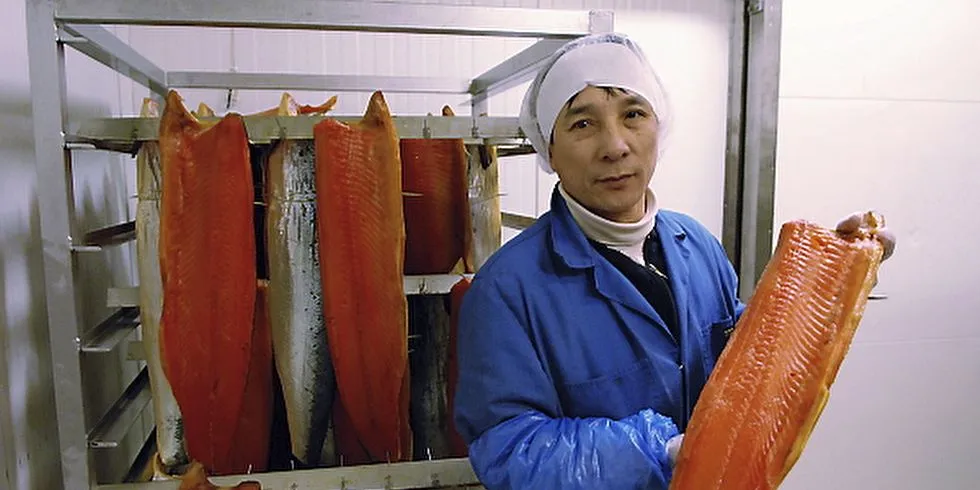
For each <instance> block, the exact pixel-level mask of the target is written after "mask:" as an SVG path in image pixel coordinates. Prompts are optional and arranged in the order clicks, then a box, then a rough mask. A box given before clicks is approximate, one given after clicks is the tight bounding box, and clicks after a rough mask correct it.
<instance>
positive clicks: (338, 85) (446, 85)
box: [167, 71, 470, 94]
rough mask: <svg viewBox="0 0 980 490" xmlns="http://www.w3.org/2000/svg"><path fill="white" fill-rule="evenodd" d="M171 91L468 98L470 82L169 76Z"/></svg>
mask: <svg viewBox="0 0 980 490" xmlns="http://www.w3.org/2000/svg"><path fill="white" fill-rule="evenodd" d="M167 85H169V86H170V87H171V88H217V89H252V90H317V91H332V92H373V91H375V90H381V91H383V92H385V93H415V94H465V93H466V92H467V90H468V88H469V85H470V82H469V80H467V79H464V78H437V77H400V76H388V77H386V76H358V75H313V74H309V75H308V74H298V73H237V72H235V73H232V72H209V71H171V72H167Z"/></svg>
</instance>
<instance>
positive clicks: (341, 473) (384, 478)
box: [98, 458, 482, 490]
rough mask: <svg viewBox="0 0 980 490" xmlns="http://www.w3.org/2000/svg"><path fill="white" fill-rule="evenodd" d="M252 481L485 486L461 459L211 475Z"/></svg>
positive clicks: (336, 486) (324, 488) (223, 480)
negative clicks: (481, 484)
mask: <svg viewBox="0 0 980 490" xmlns="http://www.w3.org/2000/svg"><path fill="white" fill-rule="evenodd" d="M250 480H251V481H257V482H259V483H261V485H262V488H269V489H273V488H275V489H279V488H282V489H289V490H344V489H355V488H358V489H360V488H377V489H382V488H383V489H386V490H388V489H390V490H408V489H422V488H482V487H481V486H480V482H479V480H478V479H477V477H476V474H474V473H473V469H472V467H470V464H469V462H468V461H467V460H466V459H461V458H454V459H440V460H432V461H412V462H406V463H391V464H385V463H379V464H373V465H365V466H351V467H340V468H325V469H315V470H295V471H281V472H268V473H253V474H251V475H234V476H222V477H214V478H211V481H212V482H213V483H215V484H216V485H225V486H234V485H236V484H238V483H240V482H243V481H250ZM179 487H180V482H179V481H155V482H147V483H126V484H116V485H100V486H99V487H98V489H99V490H177V489H178V488H179Z"/></svg>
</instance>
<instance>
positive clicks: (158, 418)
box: [135, 101, 189, 471]
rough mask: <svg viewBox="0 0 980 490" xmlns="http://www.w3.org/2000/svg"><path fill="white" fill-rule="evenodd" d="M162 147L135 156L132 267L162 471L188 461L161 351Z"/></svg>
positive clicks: (147, 104) (147, 106) (150, 110)
mask: <svg viewBox="0 0 980 490" xmlns="http://www.w3.org/2000/svg"><path fill="white" fill-rule="evenodd" d="M159 109H160V105H159V104H157V103H156V102H153V101H144V102H143V107H142V108H141V111H140V114H141V115H143V116H156V115H158V114H159ZM162 170H163V169H162V168H161V167H160V151H159V146H158V145H157V144H156V142H146V143H144V144H143V145H142V147H141V148H140V151H139V154H137V156H136V196H137V202H136V226H135V231H136V269H137V270H136V272H137V274H138V277H139V284H140V285H141V287H140V288H139V290H138V292H137V295H136V298H135V300H136V301H137V302H138V303H139V308H140V312H141V315H142V317H143V331H142V333H143V343H141V344H140V345H141V346H145V348H144V349H143V352H142V354H143V359H144V360H146V367H147V370H148V372H149V376H150V391H151V392H152V393H153V422H154V425H155V426H156V446H157V450H158V452H159V455H160V462H161V463H162V465H163V467H164V469H165V471H167V470H170V469H171V468H177V467H180V466H182V465H184V464H186V463H187V462H188V459H189V458H188V455H187V448H186V446H185V443H184V419H183V416H182V415H181V412H180V406H179V405H178V404H177V399H176V398H175V397H174V393H173V390H172V389H171V387H170V382H169V381H167V376H166V373H164V370H163V359H162V354H161V351H160V316H161V315H162V313H163V283H162V279H161V276H160V247H159V245H160V190H161V188H162V185H163V171H162Z"/></svg>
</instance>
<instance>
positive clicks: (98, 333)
mask: <svg viewBox="0 0 980 490" xmlns="http://www.w3.org/2000/svg"><path fill="white" fill-rule="evenodd" d="M139 316H140V312H139V310H138V309H136V308H122V309H120V310H119V311H117V312H115V313H113V314H112V315H111V316H109V318H106V319H105V320H104V321H103V322H102V323H100V324H99V325H97V326H96V327H95V328H93V329H91V330H90V331H88V332H86V333H85V337H83V339H82V346H81V350H82V352H86V353H102V354H104V353H107V352H112V351H114V350H116V347H118V346H119V344H120V343H122V341H124V340H126V339H127V338H128V337H129V336H130V335H132V333H133V331H134V330H136V327H138V326H139V325H140V319H139Z"/></svg>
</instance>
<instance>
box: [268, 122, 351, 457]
mask: <svg viewBox="0 0 980 490" xmlns="http://www.w3.org/2000/svg"><path fill="white" fill-rule="evenodd" d="M266 168H267V170H266V172H267V176H268V177H267V179H266V189H268V191H267V196H268V197H267V203H266V206H267V207H266V210H267V212H266V243H268V265H269V281H270V283H271V284H272V285H273V286H272V287H270V288H269V313H270V315H269V316H270V326H271V329H272V346H273V349H274V352H275V356H274V357H275V365H276V370H277V371H278V373H279V379H280V380H281V386H282V395H283V400H284V405H285V409H286V419H287V421H288V427H289V434H290V443H291V446H292V453H293V456H294V457H296V458H297V459H299V461H301V462H302V463H303V464H305V465H310V466H317V465H319V464H321V463H323V464H325V465H328V466H333V465H334V464H335V463H336V459H335V458H336V453H335V448H334V446H333V444H332V442H333V441H332V439H333V438H332V437H329V438H328V437H327V436H328V431H329V429H330V418H331V413H332V408H333V403H334V393H335V390H336V378H335V377H334V371H333V364H332V363H331V360H330V348H329V345H328V343H327V342H328V341H327V328H326V322H325V320H324V317H323V289H322V286H321V282H320V254H319V242H318V240H317V238H318V234H317V216H316V213H317V203H316V178H315V173H314V170H315V168H316V152H315V148H314V143H313V142H312V141H293V140H286V141H283V142H281V143H280V144H279V145H277V147H276V149H275V151H274V152H273V153H272V154H271V155H270V156H269V159H268V160H267V165H266ZM325 443H329V444H325ZM321 459H322V461H321Z"/></svg>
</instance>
